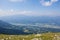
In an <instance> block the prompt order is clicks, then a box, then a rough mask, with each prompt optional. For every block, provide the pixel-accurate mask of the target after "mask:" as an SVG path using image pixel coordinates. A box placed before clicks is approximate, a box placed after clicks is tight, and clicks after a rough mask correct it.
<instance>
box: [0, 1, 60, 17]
mask: <svg viewBox="0 0 60 40" xmlns="http://www.w3.org/2000/svg"><path fill="white" fill-rule="evenodd" d="M11 15H27V16H60V0H0V17H2V16H11Z"/></svg>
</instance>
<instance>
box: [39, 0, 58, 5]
mask: <svg viewBox="0 0 60 40" xmlns="http://www.w3.org/2000/svg"><path fill="white" fill-rule="evenodd" d="M57 1H58V0H50V1H45V0H40V3H41V4H42V5H43V6H51V5H52V4H53V3H55V2H57Z"/></svg>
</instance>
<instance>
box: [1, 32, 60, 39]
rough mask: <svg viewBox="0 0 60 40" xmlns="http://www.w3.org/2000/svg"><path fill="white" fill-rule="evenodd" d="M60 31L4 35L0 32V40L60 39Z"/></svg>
mask: <svg viewBox="0 0 60 40" xmlns="http://www.w3.org/2000/svg"><path fill="white" fill-rule="evenodd" d="M59 36H60V33H43V34H32V35H5V34H0V40H35V39H36V40H37V39H38V40H60V37H59Z"/></svg>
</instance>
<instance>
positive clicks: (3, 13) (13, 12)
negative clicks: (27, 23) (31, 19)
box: [0, 9, 32, 17]
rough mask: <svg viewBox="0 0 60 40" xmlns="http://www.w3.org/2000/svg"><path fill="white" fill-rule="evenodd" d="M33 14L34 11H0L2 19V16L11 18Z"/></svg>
mask: <svg viewBox="0 0 60 40" xmlns="http://www.w3.org/2000/svg"><path fill="white" fill-rule="evenodd" d="M30 13H32V11H20V10H13V9H11V10H1V11H0V17H1V16H10V15H21V14H22V15H29V14H30Z"/></svg>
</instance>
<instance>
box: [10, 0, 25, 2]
mask: <svg viewBox="0 0 60 40" xmlns="http://www.w3.org/2000/svg"><path fill="white" fill-rule="evenodd" d="M9 1H10V2H24V1H26V0H9Z"/></svg>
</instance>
